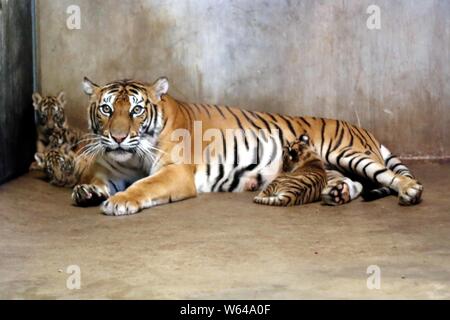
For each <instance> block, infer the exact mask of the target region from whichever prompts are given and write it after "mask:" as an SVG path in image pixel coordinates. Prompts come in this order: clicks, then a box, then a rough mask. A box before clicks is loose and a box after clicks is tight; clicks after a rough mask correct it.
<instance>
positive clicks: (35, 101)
mask: <svg viewBox="0 0 450 320" xmlns="http://www.w3.org/2000/svg"><path fill="white" fill-rule="evenodd" d="M31 97H32V99H33V107H34V109H35V110H38V109H39V103H41V101H42V96H41V94H40V93H39V92H35V93H33V95H32V96H31Z"/></svg>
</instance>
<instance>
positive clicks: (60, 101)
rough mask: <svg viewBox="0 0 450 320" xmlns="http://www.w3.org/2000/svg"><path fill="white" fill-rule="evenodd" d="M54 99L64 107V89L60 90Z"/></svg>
mask: <svg viewBox="0 0 450 320" xmlns="http://www.w3.org/2000/svg"><path fill="white" fill-rule="evenodd" d="M56 100H58V102H59V104H60V105H61V106H62V107H64V106H65V104H66V94H65V93H64V91H61V92H60V93H58V96H57V97H56Z"/></svg>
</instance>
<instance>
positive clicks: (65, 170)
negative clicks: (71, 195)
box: [34, 148, 79, 187]
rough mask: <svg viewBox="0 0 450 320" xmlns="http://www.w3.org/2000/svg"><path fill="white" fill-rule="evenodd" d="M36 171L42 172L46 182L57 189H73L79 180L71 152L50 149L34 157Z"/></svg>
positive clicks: (73, 154) (37, 153)
mask: <svg viewBox="0 0 450 320" xmlns="http://www.w3.org/2000/svg"><path fill="white" fill-rule="evenodd" d="M34 158H35V160H36V165H37V167H38V169H40V170H42V171H43V172H44V174H45V177H46V179H47V180H48V182H49V183H50V184H52V185H54V186H58V187H73V186H74V185H75V184H77V182H78V180H79V174H78V172H77V170H76V160H75V159H76V158H75V153H74V152H73V151H70V150H69V151H67V150H64V149H56V148H55V149H50V150H48V151H45V152H43V153H41V152H36V154H35V155H34Z"/></svg>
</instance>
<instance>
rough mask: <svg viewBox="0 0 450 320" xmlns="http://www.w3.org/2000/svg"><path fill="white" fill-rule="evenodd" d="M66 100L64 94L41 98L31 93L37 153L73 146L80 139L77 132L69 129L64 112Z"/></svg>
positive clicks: (36, 93)
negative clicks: (35, 126) (35, 123)
mask: <svg viewBox="0 0 450 320" xmlns="http://www.w3.org/2000/svg"><path fill="white" fill-rule="evenodd" d="M65 105H66V100H65V97H64V92H60V93H59V94H58V96H56V97H55V96H46V97H42V96H41V95H40V94H39V93H38V92H35V93H33V106H34V110H35V112H36V120H37V135H38V136H37V152H44V151H45V150H48V149H51V148H55V147H61V146H62V145H64V144H68V145H69V146H74V145H75V144H76V143H77V141H78V140H79V138H80V133H79V132H78V131H77V130H74V129H71V128H69V126H68V124H67V120H66V115H65V112H64V107H65Z"/></svg>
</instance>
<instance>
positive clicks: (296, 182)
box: [254, 135, 327, 206]
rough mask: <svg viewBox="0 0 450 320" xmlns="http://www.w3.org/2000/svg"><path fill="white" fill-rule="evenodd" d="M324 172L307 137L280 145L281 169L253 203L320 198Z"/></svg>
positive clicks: (275, 203) (285, 203)
mask: <svg viewBox="0 0 450 320" xmlns="http://www.w3.org/2000/svg"><path fill="white" fill-rule="evenodd" d="M326 183H327V176H326V171H325V168H324V165H323V162H322V161H321V160H320V158H319V156H318V155H317V153H316V152H314V150H313V149H312V148H311V147H310V146H309V137H308V136H307V135H302V136H301V137H300V138H299V139H298V140H295V141H294V142H291V143H289V144H288V145H286V146H285V147H284V148H283V172H282V173H281V174H280V175H279V176H278V177H277V178H275V180H273V181H272V182H271V183H270V184H269V185H268V186H267V188H266V189H264V190H263V191H262V192H261V193H260V194H259V195H258V196H256V197H255V198H254V202H255V203H259V204H265V205H271V206H294V205H300V204H305V203H310V202H314V201H317V200H320V198H321V192H322V190H323V188H324V187H325V186H326Z"/></svg>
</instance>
